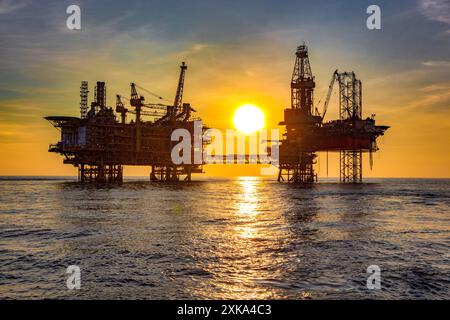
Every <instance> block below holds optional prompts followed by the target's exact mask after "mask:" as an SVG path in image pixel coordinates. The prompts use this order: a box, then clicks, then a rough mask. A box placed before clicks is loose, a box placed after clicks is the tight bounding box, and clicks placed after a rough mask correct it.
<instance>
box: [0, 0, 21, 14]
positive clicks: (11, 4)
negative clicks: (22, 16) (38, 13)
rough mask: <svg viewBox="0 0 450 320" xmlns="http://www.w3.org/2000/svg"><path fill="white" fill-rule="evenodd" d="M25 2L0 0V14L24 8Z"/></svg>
mask: <svg viewBox="0 0 450 320" xmlns="http://www.w3.org/2000/svg"><path fill="white" fill-rule="evenodd" d="M25 4H26V2H25V1H19V0H0V14H7V13H11V12H13V11H16V10H17V9H20V8H22V7H24V6H25Z"/></svg>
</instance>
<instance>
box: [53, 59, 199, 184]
mask: <svg viewBox="0 0 450 320" xmlns="http://www.w3.org/2000/svg"><path fill="white" fill-rule="evenodd" d="M180 69H181V71H180V77H179V81H178V87H177V91H176V95H175V102H174V105H165V104H161V103H145V98H144V96H142V95H140V94H139V93H138V91H137V87H138V85H137V84H135V83H132V84H131V95H130V99H129V103H130V106H129V107H126V106H125V105H124V103H123V101H122V98H124V99H126V98H125V97H123V96H120V95H117V96H116V113H117V114H119V115H120V121H117V119H116V114H115V113H114V111H113V109H112V108H110V107H107V106H106V86H105V83H104V82H97V86H96V88H95V99H94V102H92V104H91V108H90V110H89V111H87V93H88V83H87V82H85V81H83V82H82V85H81V93H80V96H81V117H80V118H78V117H65V116H50V117H45V119H47V120H48V121H50V122H51V123H52V124H53V125H54V127H56V128H57V129H60V130H61V141H60V142H58V143H57V144H53V145H50V147H49V151H50V152H56V153H59V154H61V155H63V156H64V163H68V164H72V165H74V166H75V167H78V177H79V180H80V181H82V182H85V181H86V182H121V181H122V179H123V168H122V166H123V165H139V166H150V167H151V172H150V179H151V180H162V181H178V180H180V178H181V177H183V176H184V180H186V181H190V180H191V175H192V173H201V172H203V170H202V164H184V163H183V164H179V165H177V164H174V163H173V161H172V159H171V151H172V149H173V146H174V145H175V143H176V142H174V141H171V134H172V132H173V131H174V130H176V129H187V130H188V131H189V133H190V135H191V141H194V138H193V136H194V134H195V126H196V124H195V121H196V120H200V119H199V118H196V119H194V118H192V113H193V112H195V110H194V109H193V108H192V107H191V106H190V104H189V103H183V89H184V79H185V73H186V69H187V66H186V64H185V63H184V62H183V63H182V65H181V67H180ZM139 88H140V89H142V90H145V89H144V88H142V87H139ZM148 92H149V93H150V94H152V95H154V96H156V94H154V93H152V92H151V91H148ZM157 97H158V98H159V99H162V97H159V96H157ZM128 113H131V114H134V115H135V119H134V120H131V121H130V122H128V123H127V122H126V118H127V114H128ZM144 116H147V117H151V120H148V121H145V120H144V119H143V117H144ZM204 129H206V128H201V129H200V130H204ZM200 134H202V131H200ZM202 143H203V142H202ZM205 143H206V142H205ZM195 148H199V149H201V148H203V145H201V146H196V145H195V144H193V145H192V148H191V158H192V156H193V154H194V151H195V150H194V149H195Z"/></svg>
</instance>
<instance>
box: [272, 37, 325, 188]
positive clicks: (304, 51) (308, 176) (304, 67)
mask: <svg viewBox="0 0 450 320" xmlns="http://www.w3.org/2000/svg"><path fill="white" fill-rule="evenodd" d="M315 86H316V83H315V81H314V76H313V75H312V71H311V65H310V63H309V56H308V47H307V46H306V45H305V44H303V45H300V46H299V47H298V48H297V51H296V52H295V65H294V71H293V73H292V79H291V107H290V109H285V110H284V121H283V122H280V125H286V133H285V137H286V140H284V142H283V143H282V146H281V147H280V148H281V149H280V160H281V161H280V168H279V169H280V170H279V175H278V181H286V180H287V181H288V182H295V183H310V182H314V181H315V180H316V175H315V173H314V168H313V165H314V163H315V158H316V155H315V153H314V152H310V151H308V150H307V148H305V146H304V141H305V136H307V135H308V132H309V131H311V129H312V128H314V127H317V126H318V125H319V124H320V122H321V117H320V116H316V115H314V114H313V110H314V108H313V103H314V88H315Z"/></svg>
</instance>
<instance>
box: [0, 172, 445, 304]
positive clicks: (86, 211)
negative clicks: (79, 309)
mask: <svg viewBox="0 0 450 320" xmlns="http://www.w3.org/2000/svg"><path fill="white" fill-rule="evenodd" d="M449 248H450V180H412V179H403V180H402V179H397V180H396V179H380V180H367V183H364V184H361V185H342V184H338V183H334V182H333V181H326V182H325V183H318V184H315V185H312V186H303V187H302V186H294V185H288V184H279V183H276V182H274V181H268V180H264V179H261V178H251V177H243V178H237V179H232V180H212V181H197V182H191V183H180V184H164V183H151V182H147V181H126V182H124V184H123V185H121V186H103V187H99V186H97V187H96V186H92V185H80V184H78V183H76V182H74V181H73V180H70V179H67V178H66V179H46V178H41V179H29V178H1V179H0V298H12V299H43V298H58V299H183V298H187V299H406V298H407V299H449V298H450V289H449V287H450V250H449ZM70 265H77V266H79V267H80V270H81V288H80V289H79V290H69V289H67V287H66V280H67V276H68V275H66V268H67V267H68V266H70ZM371 265H376V266H378V267H379V268H380V270H381V272H380V279H381V282H380V284H381V288H380V289H373V290H371V289H368V288H367V279H368V277H369V276H370V274H368V273H367V268H368V267H369V266H371Z"/></svg>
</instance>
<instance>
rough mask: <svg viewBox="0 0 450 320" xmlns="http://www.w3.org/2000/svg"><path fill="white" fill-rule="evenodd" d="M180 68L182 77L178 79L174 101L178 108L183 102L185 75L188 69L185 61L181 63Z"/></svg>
mask: <svg viewBox="0 0 450 320" xmlns="http://www.w3.org/2000/svg"><path fill="white" fill-rule="evenodd" d="M180 69H181V70H180V78H179V79H178V87H177V93H176V94H175V101H174V103H173V106H174V107H175V108H177V109H180V108H181V106H182V103H183V89H184V77H185V74H186V69H187V65H186V64H185V63H184V61H183V62H182V63H181V66H180Z"/></svg>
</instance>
